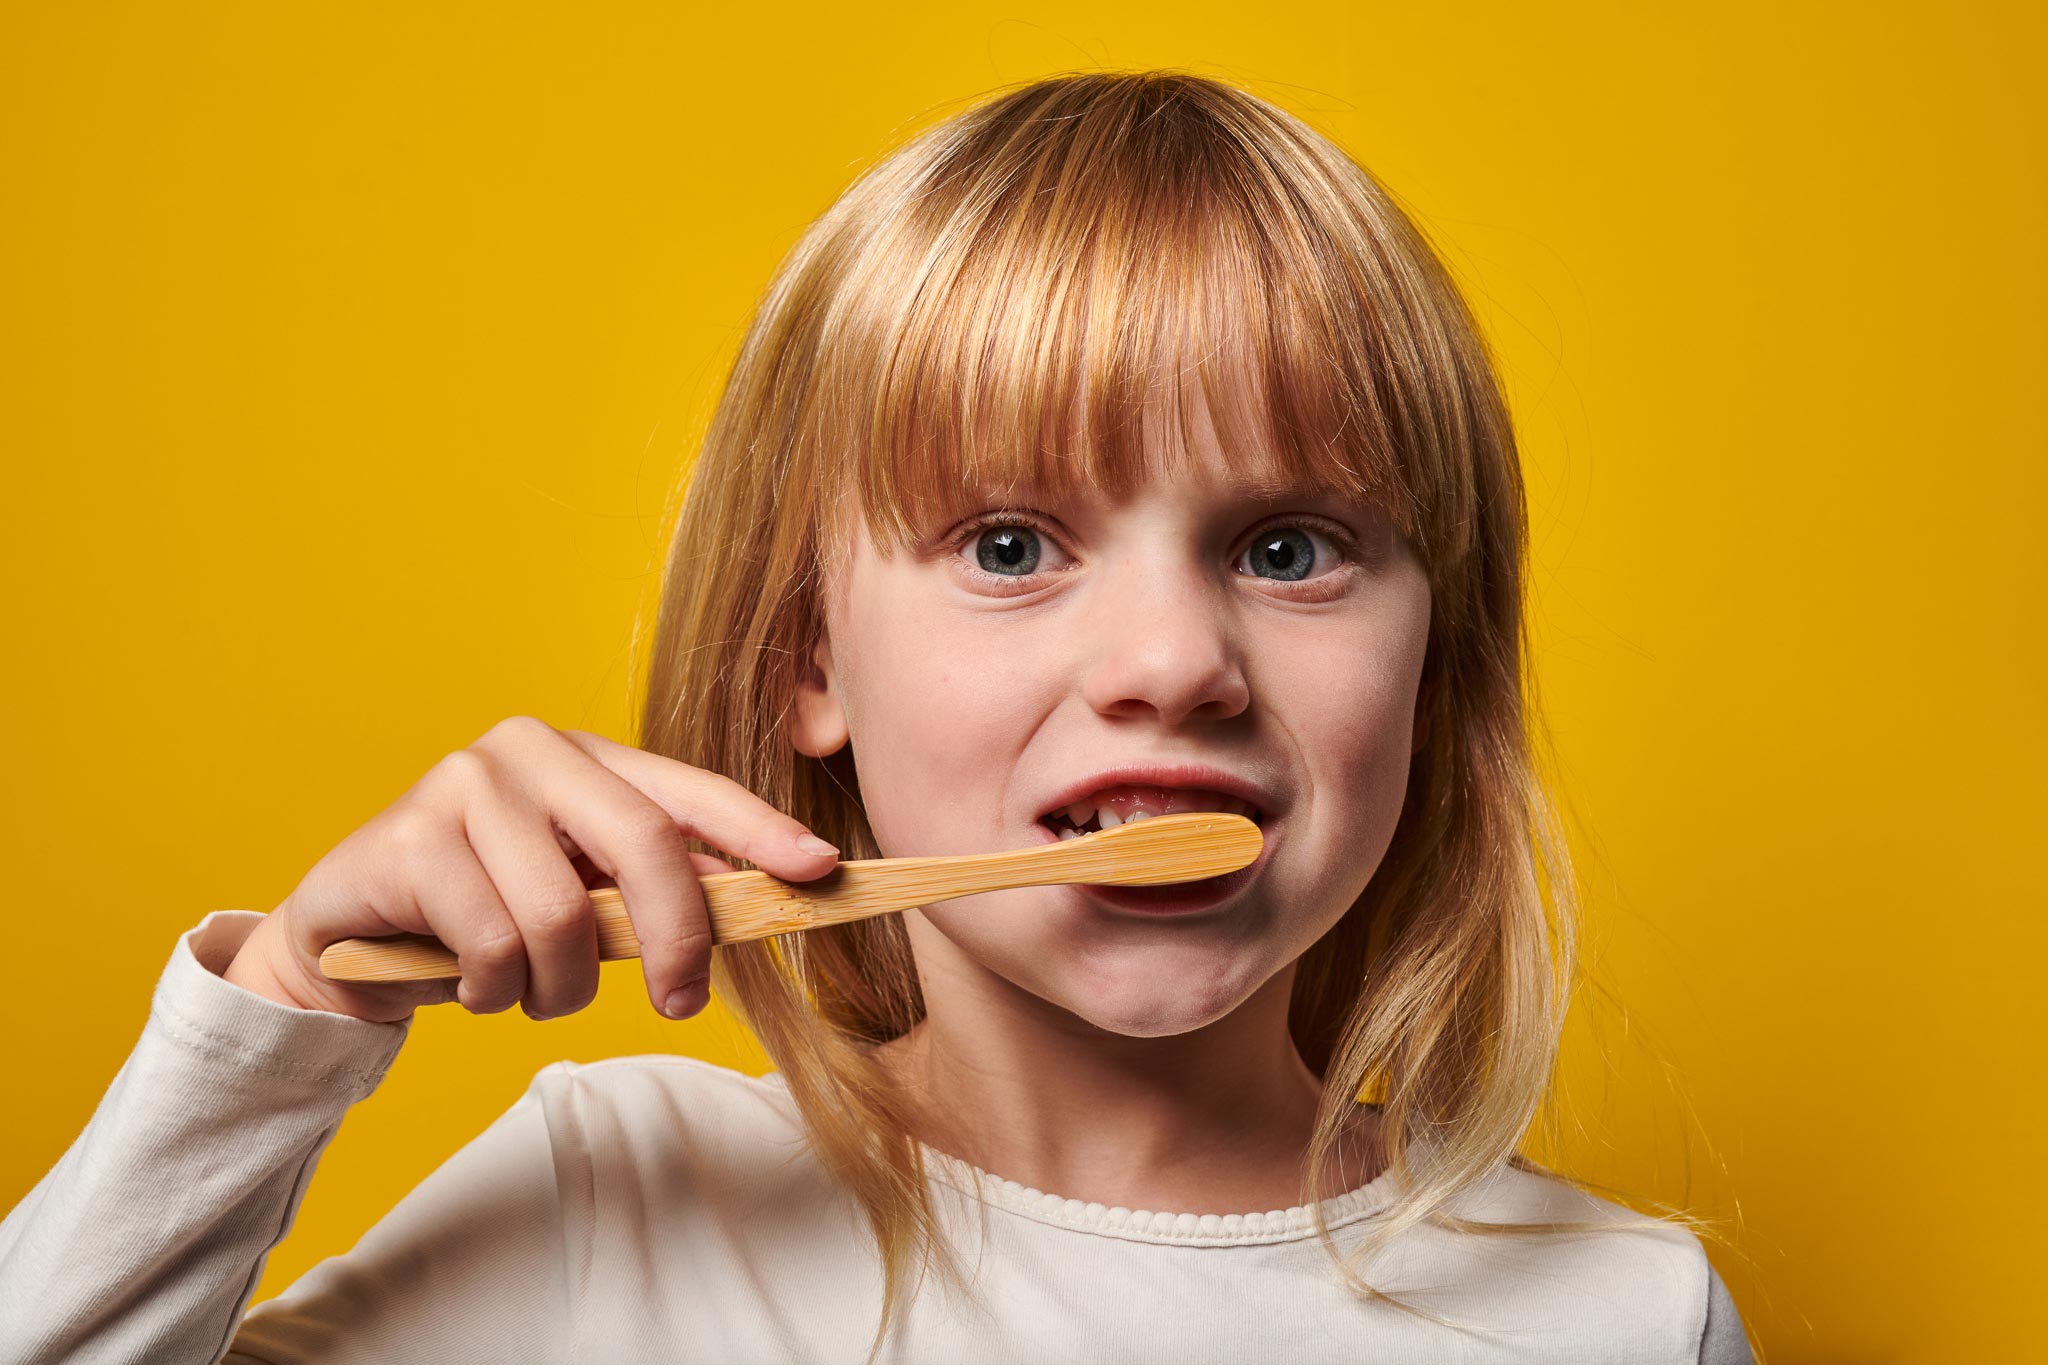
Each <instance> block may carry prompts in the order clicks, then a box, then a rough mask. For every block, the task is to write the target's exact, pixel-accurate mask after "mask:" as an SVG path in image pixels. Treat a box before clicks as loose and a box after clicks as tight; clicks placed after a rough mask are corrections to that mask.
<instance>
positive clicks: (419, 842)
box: [384, 806, 448, 861]
mask: <svg viewBox="0 0 2048 1365" xmlns="http://www.w3.org/2000/svg"><path fill="white" fill-rule="evenodd" d="M447 837H448V833H447V830H446V829H445V828H444V827H443V825H442V823H441V821H440V819H439V818H438V817H436V816H434V815H432V814H430V813H429V812H428V811H427V810H425V809H424V808H422V807H419V806H403V807H400V808H399V809H398V810H396V811H393V812H392V814H391V819H390V822H389V823H388V824H386V825H385V827H384V838H385V840H386V841H387V842H388V843H389V845H390V847H391V850H392V852H393V853H394V854H395V855H396V856H397V857H399V858H400V859H403V860H407V861H411V860H415V859H423V858H426V857H427V856H429V855H431V854H432V853H434V852H435V851H436V850H437V849H439V848H440V846H441V845H442V844H443V843H444V842H445V841H446V840H447Z"/></svg>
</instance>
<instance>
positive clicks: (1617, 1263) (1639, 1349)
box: [1446, 1163, 1741, 1362]
mask: <svg viewBox="0 0 2048 1365" xmlns="http://www.w3.org/2000/svg"><path fill="white" fill-rule="evenodd" d="M1446 1211H1447V1212H1449V1213H1452V1214H1455V1215H1457V1216H1459V1217H1463V1218H1468V1219H1472V1220H1474V1221H1477V1222H1485V1223H1499V1224H1538V1225H1543V1224H1583V1225H1586V1226H1584V1227H1583V1228H1579V1229H1575V1230H1566V1229H1560V1230H1559V1231H1557V1232H1555V1233H1531V1234H1528V1235H1508V1236H1498V1235H1488V1234H1481V1235H1480V1243H1479V1245H1480V1246H1482V1247H1483V1250H1480V1251H1478V1252H1476V1253H1475V1254H1476V1255H1477V1256H1478V1257H1479V1258H1480V1259H1482V1260H1484V1262H1485V1264H1486V1268H1487V1270H1488V1272H1489V1274H1490V1275H1498V1276H1500V1277H1501V1278H1500V1280H1499V1281H1497V1283H1499V1284H1501V1285H1503V1286H1504V1287H1508V1292H1509V1293H1510V1294H1511V1295H1513V1294H1516V1293H1523V1292H1526V1293H1528V1294H1530V1295H1531V1296H1540V1297H1541V1298H1542V1299H1543V1301H1544V1302H1545V1304H1546V1305H1547V1307H1546V1309H1545V1310H1544V1311H1545V1312H1555V1313H1556V1314H1557V1315H1558V1318H1559V1325H1560V1326H1563V1325H1564V1324H1566V1323H1570V1324H1573V1325H1574V1326H1575V1327H1576V1328H1581V1329H1583V1330H1586V1331H1588V1332H1590V1333H1591V1334H1592V1335H1593V1336H1595V1337H1597V1338H1598V1339H1599V1345H1600V1346H1601V1347H1602V1348H1610V1349H1618V1354H1616V1355H1614V1357H1613V1358H1616V1359H1631V1360H1634V1359H1640V1360H1676V1361H1687V1362H1691V1361H1696V1360H1698V1359H1699V1358H1700V1349H1701V1341H1702V1336H1703V1334H1704V1333H1705V1332H1706V1329H1707V1327H1708V1312H1709V1308H1710V1307H1719V1308H1720V1309H1721V1312H1720V1314H1719V1316H1720V1317H1721V1318H1722V1319H1723V1322H1722V1323H1716V1324H1715V1326H1716V1327H1720V1326H1722V1325H1723V1323H1725V1321H1726V1319H1727V1318H1728V1317H1729V1316H1730V1314H1729V1312H1728V1311H1727V1302H1726V1290H1725V1289H1722V1290H1721V1291H1720V1296H1719V1301H1718V1303H1717V1301H1716V1294H1715V1287H1716V1285H1717V1284H1718V1283H1719V1281H1718V1277H1717V1276H1716V1275H1715V1274H1714V1270H1713V1267H1712V1265H1711V1264H1710V1263H1709V1262H1708V1260H1707V1255H1706V1249H1705V1247H1703V1246H1702V1245H1701V1243H1700V1239H1699V1237H1698V1236H1697V1235H1696V1234H1695V1233H1694V1232H1693V1231H1692V1229H1691V1228H1688V1227H1686V1226H1685V1225H1684V1224H1682V1223H1677V1222H1672V1221H1669V1220H1666V1219H1662V1218H1657V1217H1654V1216H1651V1215H1646V1214H1643V1213H1640V1212H1638V1211H1637V1210H1635V1209H1631V1208H1628V1207H1626V1206H1625V1205H1623V1204H1620V1203H1618V1202H1615V1201H1614V1200H1610V1199H1605V1198H1602V1197H1601V1196H1599V1195H1597V1194H1594V1193H1592V1192H1591V1191H1589V1190H1585V1189H1581V1188H1580V1187H1579V1186H1577V1185H1575V1184H1573V1183H1571V1182H1570V1181H1569V1180H1567V1179H1565V1178H1563V1177H1562V1176H1560V1175H1557V1174H1555V1173H1553V1172H1550V1171H1546V1170H1543V1169H1542V1168H1540V1167H1533V1166H1531V1167H1524V1166H1522V1165H1519V1164H1514V1163H1503V1164H1502V1165H1500V1166H1498V1167H1496V1168H1495V1170H1494V1172H1493V1173H1492V1174H1491V1175H1489V1176H1488V1177H1487V1178H1486V1179H1485V1180H1483V1181H1481V1182H1480V1183H1478V1184H1477V1185H1474V1186H1472V1187H1469V1188H1468V1189H1466V1190H1465V1191H1462V1192H1461V1193H1460V1194H1459V1195H1458V1196H1457V1197H1455V1198H1454V1199H1453V1200H1452V1201H1451V1203H1450V1204H1449V1205H1448V1206H1447V1209H1446ZM1531 1302H1534V1298H1533V1297H1532V1299H1531ZM1735 1331H1736V1335H1737V1336H1738V1337H1739V1336H1740V1335H1741V1328H1740V1319H1739V1318H1738V1319H1736V1320H1735ZM1587 1346H1588V1348H1589V1349H1591V1348H1592V1347H1593V1346H1594V1343H1593V1342H1591V1341H1589V1342H1588V1343H1587ZM1587 1358H1589V1359H1591V1358H1595V1357H1594V1356H1588V1357H1587ZM1599 1358H1606V1357H1605V1356H1604V1355H1603V1356H1600V1357H1599Z"/></svg>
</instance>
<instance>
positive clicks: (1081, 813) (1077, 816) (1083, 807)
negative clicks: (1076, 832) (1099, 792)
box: [1067, 801, 1095, 827]
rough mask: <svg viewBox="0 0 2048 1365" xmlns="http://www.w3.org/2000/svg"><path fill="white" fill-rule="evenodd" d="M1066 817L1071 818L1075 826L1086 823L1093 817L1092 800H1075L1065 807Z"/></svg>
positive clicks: (1093, 804)
mask: <svg viewBox="0 0 2048 1365" xmlns="http://www.w3.org/2000/svg"><path fill="white" fill-rule="evenodd" d="M1067 818H1068V819H1069V820H1072V821H1073V822H1074V824H1075V825H1076V826H1077V827H1078V826H1080V825H1085V824H1087V823H1088V822H1089V821H1090V820H1092V819H1094V818H1095V803H1094V802H1093V801H1076V802H1075V803H1074V804H1073V805H1071V806H1068V807H1067Z"/></svg>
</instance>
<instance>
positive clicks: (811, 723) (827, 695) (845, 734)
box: [789, 635, 852, 758]
mask: <svg viewBox="0 0 2048 1365" xmlns="http://www.w3.org/2000/svg"><path fill="white" fill-rule="evenodd" d="M789 734H790V741H791V742H792V743H793V744H795V745H796V751H797V752H798V753H800V754H806V755H809V756H810V757H812V758H824V757H825V756H826V755H828V754H833V753H837V752H838V751H839V750H840V749H842V748H844V747H845V745H846V741H847V740H848V739H850V738H851V737H852V736H851V733H850V732H849V731H848V729H847V725H846V708H845V706H844V705H842V704H841V701H840V697H839V678H838V675H837V673H835V672H834V671H833V668H832V640H831V637H830V636H827V635H821V636H819V637H818V644H817V647H816V648H815V649H813V650H812V651H811V654H810V657H809V658H807V659H805V660H803V661H802V663H801V664H799V665H798V668H797V681H796V704H795V705H794V706H792V707H791V708H790V716H789Z"/></svg>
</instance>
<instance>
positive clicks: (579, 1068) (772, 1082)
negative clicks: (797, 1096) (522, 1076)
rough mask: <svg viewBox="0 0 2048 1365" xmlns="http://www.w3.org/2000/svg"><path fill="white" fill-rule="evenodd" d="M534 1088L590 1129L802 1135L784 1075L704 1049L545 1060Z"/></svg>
mask: <svg viewBox="0 0 2048 1365" xmlns="http://www.w3.org/2000/svg"><path fill="white" fill-rule="evenodd" d="M533 1088H534V1090H535V1091H536V1092H538V1096H539V1098H540V1100H541V1102H542V1104H543V1105H544V1106H546V1108H547V1109H548V1111H549V1113H550V1115H551V1117H558V1118H559V1119H560V1120H562V1121H563V1122H565V1123H575V1124H577V1125H579V1126H582V1127H584V1128H586V1129H595V1128H606V1129H613V1130H620V1131H636V1130H641V1129H649V1128H652V1129H656V1130H659V1131H661V1132H676V1131H678V1130H684V1129H689V1130H695V1129H704V1130H708V1131H719V1132H728V1133H733V1134H735V1135H744V1136H745V1137H746V1138H747V1139H748V1140H759V1139H778V1138H787V1139H791V1140H801V1129H802V1124H801V1120H800V1118H799V1116H798V1114H797V1109H796V1105H795V1102H794V1101H793V1100H791V1099H790V1097H789V1090H788V1088H787V1087H786V1086H785V1085H784V1084H783V1083H782V1080H781V1078H780V1077H779V1076H776V1075H775V1074H773V1073H770V1074H768V1075H766V1076H750V1075H748V1074H747V1073H746V1072H744V1071H735V1070H733V1069H732V1068H731V1067H725V1066H720V1065H718V1064H717V1063H715V1062H707V1061H703V1060H701V1059H700V1058H696V1057H682V1056H676V1055H673V1054H669V1053H646V1054H641V1055H636V1056H628V1057H606V1058H603V1059H601V1060H599V1061H595V1062H572V1061H560V1062H554V1063H551V1064H549V1065H548V1066H545V1067H542V1068H541V1069H540V1071H539V1072H538V1073H536V1074H535V1076H534V1078H533Z"/></svg>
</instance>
